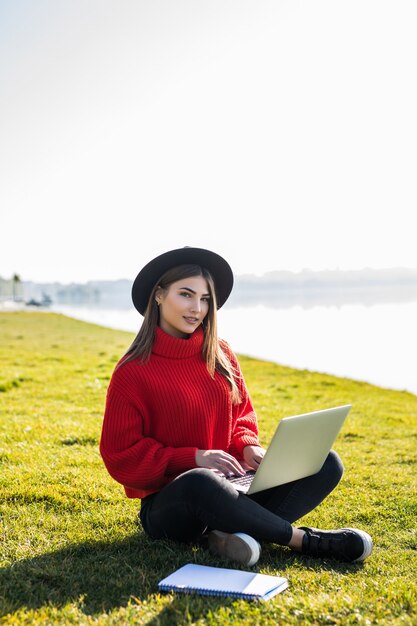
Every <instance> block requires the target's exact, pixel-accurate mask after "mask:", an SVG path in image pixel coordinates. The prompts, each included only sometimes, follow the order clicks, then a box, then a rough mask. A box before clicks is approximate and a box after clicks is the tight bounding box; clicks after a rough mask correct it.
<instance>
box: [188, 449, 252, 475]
mask: <svg viewBox="0 0 417 626" xmlns="http://www.w3.org/2000/svg"><path fill="white" fill-rule="evenodd" d="M195 462H196V464H197V465H198V467H207V468H208V469H212V470H216V472H220V473H221V474H224V475H225V476H230V475H231V474H237V475H241V476H243V474H245V470H244V469H243V467H242V466H241V465H240V463H239V462H238V461H237V460H236V459H235V457H234V456H232V455H231V454H228V453H227V452H224V451H223V450H197V452H196V455H195Z"/></svg>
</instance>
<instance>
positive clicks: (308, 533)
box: [300, 527, 372, 561]
mask: <svg viewBox="0 0 417 626" xmlns="http://www.w3.org/2000/svg"><path fill="white" fill-rule="evenodd" d="M300 530H304V532H305V535H304V537H303V547H302V553H303V554H306V555H307V556H317V557H321V558H325V557H329V558H333V559H337V560H338V561H364V560H365V559H366V557H368V556H369V555H370V554H371V552H372V539H371V537H370V536H369V535H368V533H366V532H365V531H363V530H358V529H357V528H341V529H340V530H319V529H318V528H305V527H300Z"/></svg>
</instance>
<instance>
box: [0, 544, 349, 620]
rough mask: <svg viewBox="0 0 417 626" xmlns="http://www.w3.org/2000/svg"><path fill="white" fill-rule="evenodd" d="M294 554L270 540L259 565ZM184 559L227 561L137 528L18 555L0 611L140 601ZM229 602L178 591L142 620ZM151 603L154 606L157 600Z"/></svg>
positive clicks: (1, 584) (89, 609) (0, 575)
mask: <svg viewBox="0 0 417 626" xmlns="http://www.w3.org/2000/svg"><path fill="white" fill-rule="evenodd" d="M299 559H300V557H298V555H295V554H294V553H290V552H289V551H284V552H283V551H282V549H280V548H279V547H276V548H275V546H274V547H272V546H271V547H270V548H269V547H268V548H267V549H266V550H265V553H264V557H263V558H262V560H261V561H260V562H259V565H260V566H261V567H265V566H266V567H268V566H269V565H270V566H273V568H274V569H275V570H276V571H277V573H278V574H279V575H285V570H286V569H287V568H289V567H291V566H292V565H294V561H296V560H299ZM187 562H198V563H201V564H205V565H214V566H218V567H233V565H232V564H230V563H227V562H225V561H223V562H219V561H214V560H213V557H212V556H211V555H210V554H209V553H208V552H206V551H205V550H203V549H200V548H197V550H196V548H195V547H193V546H183V545H178V544H175V543H173V542H170V541H158V542H155V541H152V540H150V539H149V538H147V537H146V536H145V535H143V534H141V533H139V534H138V535H133V536H131V537H128V538H126V539H123V540H121V541H112V542H104V541H103V542H88V543H84V544H80V545H72V546H68V547H66V548H63V549H61V550H57V551H56V552H51V553H48V554H44V555H41V556H37V557H33V558H30V559H25V560H21V561H18V562H17V563H15V564H13V565H12V566H10V567H6V568H3V569H2V570H1V571H0V588H1V611H0V615H1V616H4V615H6V614H9V613H13V612H15V611H17V610H19V609H33V610H36V609H40V608H42V607H46V606H54V607H57V608H61V607H64V606H65V605H67V604H68V603H75V604H76V605H77V606H78V607H79V608H80V610H81V611H82V612H83V613H84V614H86V615H95V614H99V613H103V612H109V611H111V610H114V609H117V608H120V607H125V606H127V605H128V603H129V600H130V599H133V600H132V601H133V602H135V601H137V600H139V601H140V602H143V601H144V600H146V599H147V598H148V597H149V596H151V595H154V594H156V593H158V581H159V580H160V579H161V578H163V577H165V576H167V575H168V574H169V573H171V572H172V571H174V570H175V569H177V568H178V567H181V566H182V565H184V564H185V563H187ZM306 565H307V563H306ZM308 567H309V568H310V569H311V568H312V567H313V568H314V567H317V569H318V570H323V569H332V570H337V571H339V572H344V571H346V572H352V570H355V569H356V567H354V566H352V565H345V564H338V563H327V564H326V563H323V562H317V561H316V562H312V561H311V560H309V562H308ZM243 569H244V568H243ZM232 602H233V600H232V599H231V598H213V597H209V598H208V597H202V596H188V595H187V596H186V595H178V596H175V597H174V599H173V600H172V602H170V603H169V605H167V606H166V605H165V606H162V605H161V604H159V606H160V608H161V610H160V612H159V613H158V615H157V616H155V617H154V618H149V620H150V621H148V622H147V623H148V625H149V626H152V625H155V626H156V624H167V625H168V624H175V623H177V618H178V619H180V617H183V616H184V612H185V611H186V612H189V613H190V614H192V615H193V618H194V619H197V618H199V617H204V616H205V615H206V614H207V612H208V611H213V610H216V608H217V607H220V606H222V607H227V606H229V605H230V604H231V603H232ZM155 609H156V610H158V603H157V602H155Z"/></svg>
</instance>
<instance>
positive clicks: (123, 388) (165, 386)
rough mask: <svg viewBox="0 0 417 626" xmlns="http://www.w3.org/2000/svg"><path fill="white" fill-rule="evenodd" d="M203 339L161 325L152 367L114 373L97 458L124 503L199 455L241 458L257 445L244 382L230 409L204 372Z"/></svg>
mask: <svg viewBox="0 0 417 626" xmlns="http://www.w3.org/2000/svg"><path fill="white" fill-rule="evenodd" d="M203 339H204V333H203V330H202V328H201V327H200V328H198V329H197V330H196V331H195V332H194V333H193V334H192V335H191V336H190V337H189V338H188V339H178V338H177V337H172V336H171V335H168V334H167V333H165V332H164V331H163V330H161V328H159V327H158V328H157V329H156V335H155V341H154V346H153V349H152V355H151V358H150V359H149V361H147V362H146V363H142V362H140V361H138V360H133V361H129V362H128V363H125V364H123V365H121V366H120V367H118V368H117V369H116V370H115V371H114V373H113V376H112V378H111V381H110V385H109V388H108V391H107V399H106V410H105V415H104V421H103V429H102V434H101V441H100V452H101V455H102V457H103V460H104V463H105V465H106V467H107V470H108V471H109V473H110V475H111V476H112V477H113V478H114V479H115V480H117V481H118V482H119V483H121V484H122V485H123V486H124V488H125V491H126V495H127V496H128V497H129V498H143V497H145V496H147V495H149V494H151V493H154V492H156V491H159V490H160V489H161V488H162V487H163V486H164V485H166V484H167V483H169V482H170V481H172V480H173V479H174V478H175V477H176V476H178V475H179V474H181V473H182V472H184V471H186V470H189V469H192V468H194V467H196V462H195V454H196V451H197V450H198V449H202V450H210V449H213V450H224V451H226V452H229V453H230V454H232V455H233V456H235V457H236V458H237V459H242V453H243V448H244V447H245V446H247V445H259V441H258V427H257V420H256V415H255V412H254V410H253V407H252V403H251V400H250V398H249V395H248V392H247V389H246V386H245V383H244V380H243V377H242V376H241V378H240V380H239V389H240V393H241V402H240V404H238V405H232V402H231V398H230V388H229V385H228V383H227V381H226V380H225V379H224V377H223V376H221V375H220V374H218V373H217V372H216V373H215V375H214V379H213V378H212V377H211V376H210V374H209V373H208V371H207V367H206V365H205V363H204V361H203V357H202V346H203ZM222 346H223V349H225V350H226V351H227V353H228V355H229V357H230V359H231V361H232V363H233V364H234V365H235V367H237V368H238V371H239V373H240V369H239V365H238V363H237V360H236V357H235V355H234V354H233V352H232V351H231V350H230V348H229V346H228V345H227V344H226V343H225V342H222ZM240 375H241V374H240Z"/></svg>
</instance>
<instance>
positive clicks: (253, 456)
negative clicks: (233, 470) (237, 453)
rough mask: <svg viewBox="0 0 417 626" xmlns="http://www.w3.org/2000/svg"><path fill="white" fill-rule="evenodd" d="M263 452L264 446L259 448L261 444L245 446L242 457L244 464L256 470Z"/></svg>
mask: <svg viewBox="0 0 417 626" xmlns="http://www.w3.org/2000/svg"><path fill="white" fill-rule="evenodd" d="M265 452H266V451H265V448H261V446H245V447H244V448H243V458H244V460H245V463H246V465H248V467H249V468H250V469H253V470H255V471H256V470H257V469H258V467H259V463H260V462H261V461H262V458H263V456H264V454H265Z"/></svg>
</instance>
